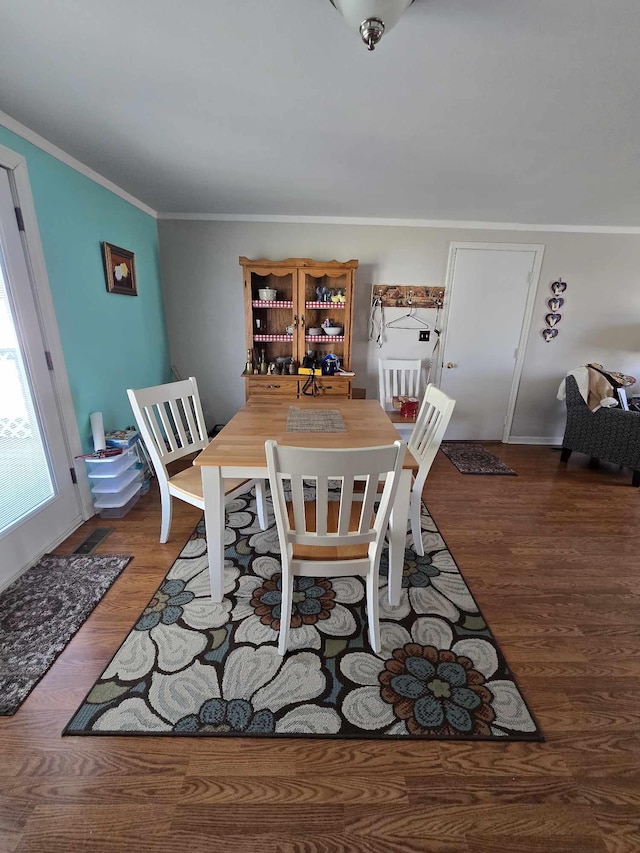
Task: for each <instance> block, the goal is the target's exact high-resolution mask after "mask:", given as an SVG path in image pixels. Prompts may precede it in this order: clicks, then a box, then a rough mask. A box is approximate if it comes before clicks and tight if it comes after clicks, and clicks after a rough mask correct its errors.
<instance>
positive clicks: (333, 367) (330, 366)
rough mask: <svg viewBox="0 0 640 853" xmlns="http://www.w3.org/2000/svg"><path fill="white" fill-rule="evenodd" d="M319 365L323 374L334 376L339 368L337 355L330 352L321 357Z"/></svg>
mask: <svg viewBox="0 0 640 853" xmlns="http://www.w3.org/2000/svg"><path fill="white" fill-rule="evenodd" d="M320 366H321V368H322V375H323V376H335V374H336V373H337V372H338V369H339V368H340V359H339V358H338V356H337V355H334V354H333V353H332V352H330V353H328V354H327V355H325V357H324V358H323V359H322V363H321V365H320Z"/></svg>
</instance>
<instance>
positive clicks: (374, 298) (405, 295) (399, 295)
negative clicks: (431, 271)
mask: <svg viewBox="0 0 640 853" xmlns="http://www.w3.org/2000/svg"><path fill="white" fill-rule="evenodd" d="M443 301H444V287H422V286H421V285H410V284H373V285H371V304H372V305H373V304H377V305H381V306H382V307H383V308H441V307H442V303H443Z"/></svg>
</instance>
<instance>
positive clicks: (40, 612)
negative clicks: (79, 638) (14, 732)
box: [0, 554, 131, 716]
mask: <svg viewBox="0 0 640 853" xmlns="http://www.w3.org/2000/svg"><path fill="white" fill-rule="evenodd" d="M130 559H131V557H126V556H119V555H108V554H97V555H96V554H93V555H91V556H79V555H75V554H71V555H69V556H58V555H54V554H45V556H44V557H42V558H41V559H40V560H39V561H38V563H36V565H35V566H32V567H31V568H30V569H28V570H27V571H26V572H25V573H24V574H23V575H21V576H20V577H19V578H18V579H17V580H16V581H14V582H13V583H12V584H11V586H9V587H7V589H5V590H4V592H3V593H2V594H1V595H0V715H4V716H9V715H11V714H15V712H16V711H17V710H18V708H19V707H20V705H21V704H22V702H24V700H25V699H26V698H27V696H28V695H29V693H30V692H31V691H32V690H33V688H34V687H35V686H36V684H37V683H38V681H40V679H41V678H42V676H43V675H44V674H45V673H46V672H47V670H48V669H49V667H50V666H51V664H52V663H53V662H54V661H55V659H56V658H57V657H58V655H59V654H60V653H61V652H62V650H63V649H64V647H65V646H66V645H67V643H68V642H69V641H70V640H71V638H72V637H73V636H74V634H76V632H77V631H78V629H79V628H80V627H81V625H82V623H83V622H84V621H85V619H86V618H87V617H88V616H89V614H90V613H91V611H92V610H93V609H94V607H95V606H96V604H97V603H98V602H99V601H100V599H101V598H102V596H103V595H104V594H105V592H106V591H107V590H108V589H109V587H110V586H111V584H112V583H113V582H114V581H115V579H116V578H117V577H118V575H119V574H120V573H121V572H122V570H123V569H124V568H125V566H126V565H127V563H128V562H129V560H130Z"/></svg>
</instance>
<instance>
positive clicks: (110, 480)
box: [91, 465, 142, 495]
mask: <svg viewBox="0 0 640 853" xmlns="http://www.w3.org/2000/svg"><path fill="white" fill-rule="evenodd" d="M133 483H142V471H141V470H140V469H139V468H136V466H135V465H132V466H131V468H127V469H126V470H125V471H123V472H122V474H117V475H116V476H115V477H101V478H100V479H99V480H91V491H92V492H93V494H94V495H113V494H116V493H117V492H122V491H124V490H125V489H126V488H127V487H128V486H131V485H132V484H133Z"/></svg>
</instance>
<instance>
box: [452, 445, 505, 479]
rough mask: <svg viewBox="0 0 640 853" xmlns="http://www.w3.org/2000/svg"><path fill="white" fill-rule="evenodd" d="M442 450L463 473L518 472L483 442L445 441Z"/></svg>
mask: <svg viewBox="0 0 640 853" xmlns="http://www.w3.org/2000/svg"><path fill="white" fill-rule="evenodd" d="M440 450H441V451H442V452H443V453H444V455H445V456H446V457H447V458H448V459H449V461H450V462H452V463H453V464H454V465H455V466H456V468H457V469H458V471H460V473H461V474H510V475H511V476H513V477H517V476H518V475H517V474H516V472H515V471H514V470H513V469H512V468H509V466H508V465H505V463H504V462H502V460H500V459H498V457H497V456H495V455H494V454H493V453H491V452H490V451H488V450H487V449H486V448H485V447H483V446H482V445H481V444H471V443H469V442H466V441H443V442H442V444H441V445H440Z"/></svg>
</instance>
